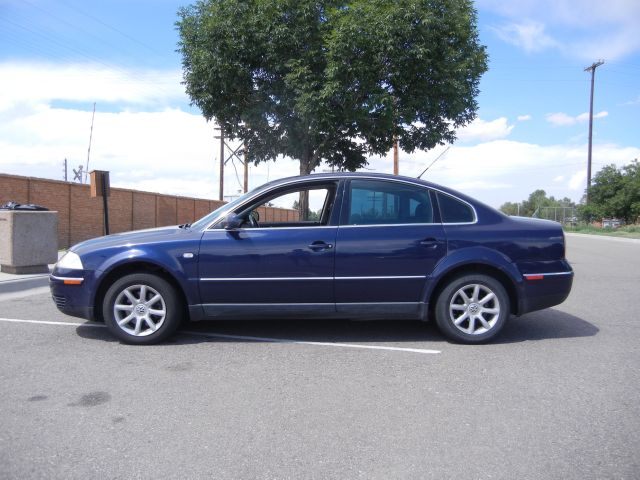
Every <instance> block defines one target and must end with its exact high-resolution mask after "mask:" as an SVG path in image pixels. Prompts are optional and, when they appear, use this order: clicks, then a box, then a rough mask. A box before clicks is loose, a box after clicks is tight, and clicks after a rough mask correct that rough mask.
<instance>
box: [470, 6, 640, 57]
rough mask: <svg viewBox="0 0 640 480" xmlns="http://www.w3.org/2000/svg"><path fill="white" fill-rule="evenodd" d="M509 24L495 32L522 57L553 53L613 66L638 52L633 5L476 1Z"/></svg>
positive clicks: (637, 10)
mask: <svg viewBox="0 0 640 480" xmlns="http://www.w3.org/2000/svg"><path fill="white" fill-rule="evenodd" d="M476 5H477V6H478V8H479V9H481V10H482V9H486V10H489V11H491V12H493V13H495V14H497V15H499V16H501V17H502V18H504V19H506V20H507V21H508V23H507V24H505V25H502V26H500V27H495V28H494V31H495V32H496V33H497V35H498V36H499V37H500V38H501V39H503V40H504V41H506V42H509V43H512V44H514V45H517V46H518V47H519V48H522V49H523V50H525V51H529V52H532V51H540V50H543V49H545V48H556V49H558V50H560V51H561V52H563V53H564V54H565V55H567V56H569V57H573V58H578V59H581V60H586V61H591V60H593V59H594V58H606V59H608V60H616V59H620V58H623V57H625V56H628V55H630V54H633V53H635V52H638V51H640V36H638V34H637V29H638V27H637V23H638V18H640V2H638V1H637V0H611V1H608V2H602V1H600V0H581V1H579V2H576V1H575V0H514V1H510V2H504V1H502V0H477V2H476Z"/></svg>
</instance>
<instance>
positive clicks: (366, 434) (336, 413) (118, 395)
mask: <svg viewBox="0 0 640 480" xmlns="http://www.w3.org/2000/svg"><path fill="white" fill-rule="evenodd" d="M567 256H568V258H569V260H570V261H571V263H572V265H573V266H574V269H575V271H576V278H575V282H574V288H573V292H572V294H571V296H570V297H569V299H568V300H567V301H566V302H565V303H564V304H562V305H560V306H558V307H556V308H553V309H548V310H544V311H541V312H535V313H532V314H528V315H525V316H523V317H520V318H516V319H512V320H511V321H510V322H509V323H508V324H507V326H506V327H505V330H504V333H503V335H502V336H501V337H500V338H499V340H498V341H497V342H495V343H493V344H489V345H483V346H463V345H455V344H451V343H448V342H447V341H445V340H444V339H443V337H442V336H441V335H440V333H439V332H438V331H437V329H436V328H435V327H434V326H433V325H424V324H421V323H418V322H341V321H330V322H324V321H323V322H318V321H313V322H311V321H304V320H301V321H297V322H275V321H274V322H271V321H269V322H242V323H240V322H237V323H232V322H216V323H201V324H197V325H189V326H188V327H187V328H188V330H189V331H196V334H185V333H182V334H180V335H178V336H177V337H176V338H175V340H174V341H172V342H170V343H166V344H164V345H157V346H151V347H132V346H127V345H123V344H120V343H118V342H117V341H115V340H114V339H113V338H112V337H111V336H110V335H109V334H108V332H107V331H106V329H104V328H102V327H95V326H94V327H92V326H74V325H70V324H71V323H74V322H78V319H73V318H70V317H65V316H64V315H62V314H60V313H59V312H58V311H57V310H56V309H55V307H54V305H53V303H52V302H51V300H50V299H49V296H48V294H47V293H46V292H43V291H42V289H40V290H32V291H29V292H21V293H12V294H10V295H11V296H7V295H4V296H3V295H0V317H2V318H5V319H27V320H39V321H43V320H44V321H51V322H66V323H65V324H64V325H57V324H52V325H48V324H32V323H13V322H6V321H0V328H1V329H2V334H1V335H0V384H1V385H2V394H1V395H0V425H2V428H0V478H3V479H4V478H20V479H22V478H60V479H62V478H64V479H71V478H127V479H129V478H211V479H212V478H273V479H280V478H291V479H306V478H318V479H327V478H345V479H347V478H348V479H355V478H363V479H365V478H366V479H374V478H380V479H388V478H416V479H418V478H420V479H423V478H434V479H446V478H455V479H467V478H469V479H471V478H473V479H484V478H487V479H488V478H492V479H496V478H502V479H513V478H518V479H527V478H531V479H533V478H535V479H539V478H553V479H556V478H563V479H568V478H574V479H581V480H582V479H601V478H620V479H624V478H628V479H632V478H638V477H639V476H640V465H639V461H638V452H640V434H639V433H638V432H639V431H640V404H639V402H638V398H640V378H639V376H640V374H639V372H640V369H639V368H638V367H639V365H640V353H639V352H638V346H639V345H640V342H639V340H640V333H639V332H640V329H639V328H638V322H639V321H640V315H639V313H638V307H637V296H638V295H637V294H638V286H639V285H640V244H639V243H634V242H632V241H630V242H624V241H611V240H609V239H607V238H600V237H584V236H569V237H568V253H567ZM197 332H202V333H203V334H204V335H199V334H197ZM210 334H223V335H232V336H245V337H246V336H249V337H268V338H279V339H283V338H284V339H294V340H300V341H305V342H319V343H321V344H308V343H307V344H289V343H266V342H261V341H250V340H246V339H245V340H242V339H239V338H222V337H216V338H212V337H208V336H205V335H210ZM336 342H337V343H346V344H356V345H362V346H387V347H397V348H400V349H416V350H429V351H440V352H441V353H437V354H424V353H418V352H412V351H407V350H371V349H360V348H341V347H336V346H334V345H332V344H334V343H336Z"/></svg>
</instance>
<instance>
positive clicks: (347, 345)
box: [0, 318, 441, 354]
mask: <svg viewBox="0 0 640 480" xmlns="http://www.w3.org/2000/svg"><path fill="white" fill-rule="evenodd" d="M0 322H11V323H35V324H40V325H67V326H70V327H97V328H106V327H105V325H104V324H102V323H88V322H87V323H80V322H52V321H47V320H21V319H18V318H0ZM178 333H182V334H187V335H197V336H201V337H211V338H228V339H234V340H251V341H254V342H269V343H289V344H294V345H316V346H321V347H339V348H361V349H366V350H388V351H392V352H408V353H423V354H424V353H426V354H438V353H441V351H440V350H427V349H423V348H404V347H385V346H382V345H359V344H355V343H334V342H311V341H304V340H291V339H286V338H269V337H251V336H245V335H227V334H224V333H210V332H194V331H179V332H178Z"/></svg>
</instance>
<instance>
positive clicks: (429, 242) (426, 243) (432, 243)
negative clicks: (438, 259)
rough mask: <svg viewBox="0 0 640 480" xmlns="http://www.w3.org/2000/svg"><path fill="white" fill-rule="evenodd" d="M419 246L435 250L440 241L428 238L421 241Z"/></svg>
mask: <svg viewBox="0 0 640 480" xmlns="http://www.w3.org/2000/svg"><path fill="white" fill-rule="evenodd" d="M420 245H422V246H423V247H427V248H429V249H430V250H435V249H436V248H438V245H440V241H439V240H438V239H437V238H433V237H429V238H425V239H424V240H422V241H421V242H420Z"/></svg>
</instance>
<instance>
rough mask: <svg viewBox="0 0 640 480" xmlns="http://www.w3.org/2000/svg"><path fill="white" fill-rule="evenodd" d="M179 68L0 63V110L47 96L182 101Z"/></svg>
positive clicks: (43, 100) (140, 102) (83, 99)
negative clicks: (159, 69) (113, 67)
mask: <svg viewBox="0 0 640 480" xmlns="http://www.w3.org/2000/svg"><path fill="white" fill-rule="evenodd" d="M180 81H181V72H180V71H173V70H170V71H155V70H113V69H107V68H106V67H102V66H100V65H99V64H88V65H85V64H69V65H61V64H53V63H24V62H21V63H15V62H4V63H0V112H2V111H5V112H6V111H10V110H15V109H22V110H25V109H28V108H34V106H37V105H39V104H41V103H49V102H51V101H72V102H78V103H82V102H84V103H86V104H87V105H88V108H89V107H90V106H91V105H92V104H93V102H98V104H100V103H101V102H104V103H113V102H120V103H126V104H129V105H138V106H140V105H144V106H149V105H161V106H162V105H166V104H167V103H168V102H171V101H176V100H179V101H184V102H186V101H187V97H186V94H185V93H184V87H183V86H182V85H181V84H180Z"/></svg>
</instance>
